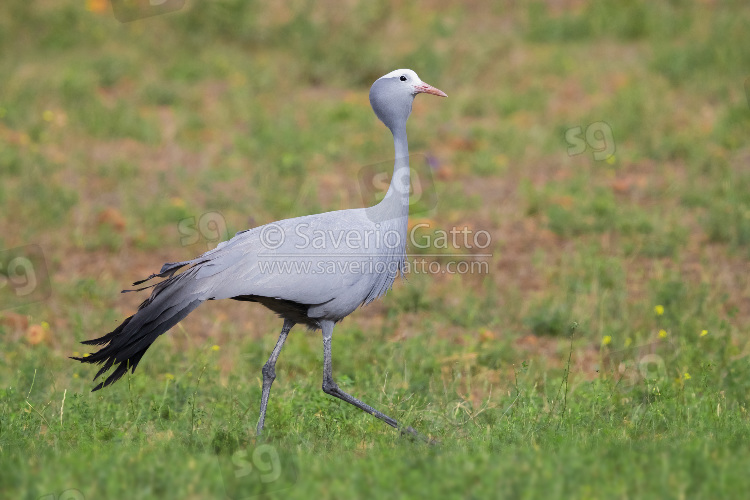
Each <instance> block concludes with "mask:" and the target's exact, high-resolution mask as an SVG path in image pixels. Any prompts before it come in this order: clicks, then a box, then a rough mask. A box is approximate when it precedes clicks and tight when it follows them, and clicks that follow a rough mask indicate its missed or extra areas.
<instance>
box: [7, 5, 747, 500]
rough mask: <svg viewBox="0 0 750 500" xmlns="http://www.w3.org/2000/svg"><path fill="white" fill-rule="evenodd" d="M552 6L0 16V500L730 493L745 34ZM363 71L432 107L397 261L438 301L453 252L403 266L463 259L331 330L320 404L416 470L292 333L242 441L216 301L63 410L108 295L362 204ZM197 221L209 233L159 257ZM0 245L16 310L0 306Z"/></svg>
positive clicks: (742, 218) (741, 413) (667, 17)
mask: <svg viewBox="0 0 750 500" xmlns="http://www.w3.org/2000/svg"><path fill="white" fill-rule="evenodd" d="M558 3H559V2H557V3H556V2H535V3H533V4H530V5H526V4H524V5H515V4H513V3H512V2H511V3H508V2H501V3H499V4H497V5H494V4H493V5H487V6H484V5H481V6H480V5H479V4H477V5H476V6H473V7H469V6H460V5H450V4H449V3H448V2H437V3H433V4H431V5H430V7H429V8H425V7H424V6H419V5H416V4H415V5H412V4H409V5H406V4H404V5H401V4H399V3H398V2H396V3H393V2H384V1H383V2H381V1H376V2H350V3H345V4H344V5H341V3H340V2H331V1H325V2H292V3H291V4H278V5H276V4H274V5H273V6H267V5H266V4H265V3H262V2H245V1H241V0H215V1H211V2H193V3H192V4H190V5H186V6H185V7H184V8H183V9H182V10H180V11H177V12H174V13H171V14H167V15H162V16H156V17H151V18H148V19H143V20H137V21H134V22H131V23H125V24H122V23H119V22H118V21H117V20H116V19H115V18H114V16H113V15H112V12H111V10H110V8H109V6H108V4H107V3H103V4H102V5H103V6H104V9H103V10H101V9H97V7H96V6H97V5H98V3H97V2H96V1H91V2H88V3H85V2H73V1H72V0H66V1H62V2H49V1H46V0H36V1H21V0H13V1H8V2H4V3H3V5H2V7H0V47H2V48H4V49H6V50H5V51H4V52H3V53H4V54H5V56H4V57H3V58H0V73H2V75H3V78H2V79H0V214H2V215H1V216H0V220H1V225H2V231H0V299H2V300H3V303H2V304H0V309H2V310H0V485H2V491H3V494H4V495H6V496H9V497H10V496H12V497H14V498H15V497H20V498H29V499H39V498H53V497H54V498H57V499H62V498H68V499H70V498H85V499H91V498H99V497H103V498H181V499H184V498H201V499H202V498H214V497H219V498H221V497H223V496H229V497H231V498H244V497H250V496H253V495H259V494H262V493H268V494H269V495H270V496H276V497H282V496H283V497H284V498H317V497H321V498H359V497H376V498H394V497H395V498H419V497H435V498H498V497H499V498H587V499H588V498H590V499H597V498H659V499H661V498H740V497H742V496H744V495H745V492H746V491H747V490H748V487H750V479H748V476H747V473H746V471H747V470H748V467H749V466H750V453H748V451H747V446H746V442H747V441H748V438H750V436H749V435H748V434H750V417H749V416H748V413H747V412H748V409H747V407H748V398H749V397H750V363H748V347H750V344H748V341H747V335H746V333H747V331H748V328H749V327H750V307H749V305H748V299H747V295H748V294H747V290H748V289H750V278H749V277H748V273H747V264H748V259H749V258H750V251H749V249H750V197H749V195H748V193H749V192H750V189H749V188H750V177H748V174H747V173H746V166H747V161H748V158H750V149H749V148H748V145H747V144H748V143H747V138H748V132H750V103H749V102H748V101H747V95H746V93H745V88H744V85H745V81H746V79H747V78H748V73H747V71H748V67H750V66H748V51H747V50H746V49H745V48H746V47H748V44H750V38H748V36H749V35H748V30H747V29H746V27H747V25H748V23H750V8H748V7H747V6H746V5H745V2H741V1H739V0H736V1H727V2H714V3H711V2H699V1H687V0H685V1H682V0H680V1H678V0H672V1H669V2H648V1H646V0H633V1H628V2H619V3H616V2H609V3H607V2H595V1H590V2H583V3H580V4H578V3H576V4H575V5H570V6H566V7H565V8H562V7H560V6H559V5H558ZM86 5H88V6H89V9H90V10H87V8H86ZM397 67H411V68H412V69H414V70H416V71H417V72H418V73H419V74H420V76H421V77H422V78H423V79H424V80H425V81H427V82H430V83H431V84H434V85H435V86H437V87H439V88H441V89H443V90H445V91H446V92H447V93H448V95H449V96H450V97H449V98H448V99H441V100H438V99H435V98H429V97H424V96H421V97H418V98H417V100H416V101H415V105H414V110H413V113H412V118H411V120H410V122H409V140H410V147H411V152H412V153H414V163H415V165H417V166H416V169H417V172H418V174H417V175H418V176H419V180H420V181H424V184H423V185H424V186H427V188H426V189H429V190H431V191H434V196H425V197H423V199H422V201H421V202H420V203H419V204H417V205H415V207H414V209H413V210H412V213H413V215H414V217H413V222H415V223H426V224H429V227H422V229H420V230H419V231H418V233H417V235H416V236H417V238H418V241H421V242H424V241H426V240H425V238H427V237H429V238H430V239H431V244H430V245H427V246H425V248H418V247H415V248H413V249H411V251H412V252H413V253H414V254H416V255H417V256H418V258H420V259H421V258H424V259H425V260H426V261H428V262H433V263H437V264H440V265H441V266H442V267H441V268H440V269H441V270H443V269H445V266H446V265H447V264H448V263H449V262H451V260H452V259H453V258H452V257H449V256H446V255H445V254H464V255H470V254H471V253H472V252H473V251H475V249H469V248H463V247H461V246H459V248H453V247H452V246H448V247H445V246H444V245H440V244H438V243H437V242H436V239H435V238H436V237H437V236H439V234H440V233H441V231H443V232H445V231H450V230H451V229H452V228H456V229H458V230H461V229H462V228H469V229H470V230H472V231H479V230H482V231H487V232H488V233H489V234H490V235H491V244H490V246H489V247H488V248H486V249H483V252H487V253H491V254H492V257H491V258H482V259H478V260H481V261H483V262H486V263H487V268H486V272H475V273H469V274H464V275H456V274H448V273H441V272H437V273H428V274H421V273H419V274H418V273H412V274H411V275H410V276H409V277H408V280H406V281H399V282H398V283H397V284H396V286H395V288H394V289H393V290H392V291H391V292H389V294H388V295H387V296H386V297H385V298H384V299H382V300H380V301H378V302H376V303H374V304H372V305H370V306H368V307H367V308H365V309H363V310H361V311H357V312H355V313H354V314H353V315H352V316H351V317H350V318H347V319H346V321H344V322H342V323H341V324H340V325H339V326H338V327H337V329H336V333H335V335H334V344H333V347H334V375H335V377H336V379H337V381H338V383H339V385H340V386H341V387H342V388H343V389H344V390H346V391H349V392H351V393H352V394H354V395H355V396H359V397H361V398H362V399H363V400H365V401H366V402H368V403H371V404H373V405H374V406H376V407H377V408H379V409H381V410H383V411H384V412H385V413H387V414H389V415H391V416H393V417H394V418H396V419H398V420H400V421H403V422H404V423H406V424H408V425H412V426H414V427H416V428H417V429H419V430H420V431H421V432H423V433H424V434H426V435H428V436H430V437H431V438H433V439H435V440H437V441H439V444H437V445H434V446H429V445H426V444H424V443H421V442H414V441H412V440H410V439H408V438H406V437H402V436H400V435H399V434H398V432H396V431H394V430H393V429H391V428H389V427H388V426H386V425H385V424H383V423H382V422H379V421H377V420H375V419H373V418H372V417H370V416H368V415H366V414H364V413H362V412H359V411H358V410H356V409H355V408H352V407H349V406H347V405H345V404H344V403H342V402H340V401H338V400H335V399H333V398H331V397H329V396H326V395H325V394H324V393H323V392H322V391H321V382H322V379H321V373H322V353H321V352H320V351H321V339H320V334H319V333H306V332H305V331H304V330H303V329H302V328H298V329H295V330H294V331H293V332H292V335H291V337H290V339H289V341H288V342H287V345H286V346H285V348H284V351H283V352H282V355H281V358H280V360H279V363H278V365H277V376H278V378H277V380H276V382H275V384H274V389H273V392H272V395H271V401H270V405H269V415H268V420H267V424H266V427H267V435H266V436H265V437H264V438H263V439H262V440H258V439H256V438H255V436H254V428H255V424H256V421H257V417H258V414H257V412H258V406H259V405H258V403H259V399H260V379H261V372H260V369H261V367H262V366H263V363H264V362H265V360H266V359H267V356H268V355H269V353H270V351H271V349H272V347H273V345H274V342H275V340H276V335H278V330H279V329H280V327H281V325H280V322H279V320H278V318H275V317H274V315H273V314H271V313H270V312H267V311H264V310H262V309H261V308H260V306H256V307H253V305H248V304H241V303H224V302H222V301H219V302H216V303H211V304H206V305H204V306H203V307H201V308H200V309H198V310H197V311H196V312H194V313H193V314H191V316H190V317H189V318H188V319H186V320H185V321H184V322H183V323H181V324H180V325H179V326H178V327H176V328H175V329H174V330H173V331H171V332H170V333H169V334H168V335H165V336H164V337H163V338H161V339H159V341H158V342H157V343H156V344H155V345H154V346H153V347H152V348H151V349H150V350H149V352H148V354H147V355H146V356H145V358H144V359H143V362H142V363H141V365H140V366H139V368H138V371H137V372H136V373H135V374H133V375H131V376H128V377H127V378H126V379H124V380H122V381H121V382H119V383H118V384H116V385H115V386H112V387H110V388H107V389H106V390H103V391H100V392H97V393H93V394H92V393H90V392H89V389H90V388H91V387H92V384H91V381H90V379H91V377H92V376H93V374H94V373H95V370H94V369H93V368H92V367H89V366H83V365H80V364H78V363H75V362H73V361H71V360H69V359H68V358H67V357H68V356H70V355H74V354H75V353H76V352H78V353H82V352H85V350H84V349H82V347H83V346H81V345H80V344H79V343H78V342H80V341H81V340H84V339H89V338H93V337H95V336H100V335H102V334H103V333H105V332H108V331H110V330H112V329H113V328H114V327H115V326H116V325H117V324H118V322H119V321H121V320H122V319H123V318H125V317H127V316H128V315H130V314H132V312H133V311H134V309H135V308H136V307H137V305H138V303H139V302H140V301H142V300H143V298H144V297H143V294H126V295H121V294H120V293H119V291H120V290H121V289H123V288H127V287H128V286H129V285H130V284H131V283H132V282H133V281H135V280H138V279H141V278H143V277H145V276H147V275H148V274H150V273H151V272H154V271H155V270H157V269H159V267H160V266H161V264H162V263H163V262H173V261H178V260H183V259H188V258H192V257H194V256H195V255H196V254H198V253H200V252H203V251H205V250H206V248H207V246H209V245H210V244H212V241H213V240H214V239H215V235H216V234H217V233H216V230H217V229H216V228H217V227H218V228H220V230H221V231H224V230H226V232H227V233H228V234H230V235H231V234H234V232H235V231H238V230H242V229H245V228H248V227H252V226H256V225H260V224H263V223H266V222H270V221H273V220H277V219H280V218H286V217H292V216H298V215H304V214H309V213H316V212H321V211H327V210H335V209H341V208H352V207H360V206H363V205H365V204H369V203H371V202H372V201H373V197H376V196H377V194H375V193H372V192H369V191H368V190H367V189H364V188H363V187H362V186H361V185H360V181H361V178H366V176H365V173H369V174H368V175H370V174H372V173H373V172H375V173H379V172H380V171H381V170H382V171H384V172H387V171H388V170H389V168H390V167H389V161H390V160H389V157H390V155H391V148H392V144H391V141H390V136H389V134H388V132H387V130H385V128H383V126H382V125H381V124H379V123H378V122H377V120H376V119H375V117H374V116H373V114H372V111H371V109H370V107H369V103H368V100H367V92H368V89H369V85H370V84H371V82H372V81H373V80H374V79H375V78H377V77H379V76H380V75H382V74H384V73H386V72H388V71H391V70H392V69H394V68H397ZM591 124H597V127H605V128H604V129H601V130H604V131H605V132H607V134H609V132H611V137H610V136H609V135H607V136H605V137H604V138H605V139H606V141H608V142H613V144H612V146H614V148H613V149H612V151H613V155H612V156H611V157H609V158H607V159H602V160H601V161H598V159H597V156H595V153H596V151H597V149H602V147H601V146H602V144H603V142H602V136H593V139H594V140H592V141H591V142H592V143H586V144H584V146H585V148H584V149H583V151H582V152H579V154H572V153H570V150H571V148H572V147H573V146H575V145H574V144H571V143H569V142H568V138H569V137H570V134H569V131H570V130H571V129H574V131H575V130H578V129H577V127H580V133H577V132H576V133H574V134H572V136H573V137H582V138H584V139H586V133H585V131H586V130H587V127H589V126H591ZM606 146H607V147H609V146H610V144H609V143H607V144H606ZM420 169H421V170H420ZM428 194H429V195H432V193H428ZM435 200H437V203H436V204H435V203H434V201H435ZM203 217H208V218H211V220H213V221H215V222H216V223H217V224H218V226H211V227H209V226H206V227H207V228H208V229H204V230H203V232H201V231H200V230H199V231H198V233H194V232H193V233H189V234H190V235H195V234H197V235H198V237H197V238H193V237H192V236H191V237H189V238H186V233H185V228H188V230H190V228H199V226H200V221H201V220H203V219H202V218H203ZM199 229H200V228H199ZM29 245H36V246H35V247H33V248H39V249H41V251H42V253H43V257H44V266H42V265H41V264H40V260H39V258H40V255H39V254H38V252H37V250H34V252H37V253H35V254H34V259H32V260H31V263H32V264H33V266H35V268H36V269H38V270H39V271H40V272H41V271H42V270H43V269H45V268H46V269H47V270H48V275H49V287H47V286H46V281H41V282H40V283H42V286H43V289H39V290H37V291H36V292H35V293H33V294H31V295H28V296H25V295H23V296H21V295H14V296H12V297H10V295H8V294H10V293H15V292H14V290H16V289H17V288H16V287H18V286H20V285H23V284H24V283H21V281H23V279H25V278H27V276H19V274H18V271H19V269H24V268H23V266H21V267H18V266H16V267H13V265H11V261H13V259H15V258H17V257H18V256H19V255H20V256H21V257H23V255H22V254H23V252H24V251H26V250H24V248H32V247H30V246H29ZM9 249H20V250H13V251H12V252H6V250H9ZM30 251H31V250H29V252H30ZM19 252H20V253H19ZM436 254H439V255H438V256H434V255H436ZM420 255H421V256H420ZM428 255H429V256H428ZM468 260H471V258H470V257H469V258H468ZM14 262H15V263H16V265H17V264H19V262H20V263H23V262H22V261H14ZM40 278H44V276H40ZM19 280H21V281H19ZM19 284H20V285H19ZM42 292H43V293H42ZM6 297H9V299H8V300H7V301H6V300H5V298H6ZM24 297H25V298H24ZM3 304H5V305H3ZM10 306H14V307H15V308H13V309H9V308H7V307H10ZM656 306H661V307H656ZM704 331H705V332H706V333H705V334H703V333H702V332H704ZM213 346H218V347H219V348H218V349H215V348H213ZM237 471H240V472H241V473H247V474H246V475H240V476H235V475H234V473H235V472H237ZM276 472H278V473H279V474H278V476H277V477H276V476H275V473H276ZM269 474H270V475H269ZM264 477H265V478H266V479H267V482H265V483H264V482H263V478H264ZM49 495H52V497H50V496H49Z"/></svg>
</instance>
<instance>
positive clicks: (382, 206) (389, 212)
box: [372, 124, 410, 220]
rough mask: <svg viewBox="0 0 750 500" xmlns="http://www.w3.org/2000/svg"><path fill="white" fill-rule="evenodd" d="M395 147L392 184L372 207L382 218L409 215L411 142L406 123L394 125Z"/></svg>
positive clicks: (378, 216)
mask: <svg viewBox="0 0 750 500" xmlns="http://www.w3.org/2000/svg"><path fill="white" fill-rule="evenodd" d="M391 133H393V147H394V149H395V153H396V155H395V156H396V160H395V162H394V164H393V177H392V178H391V185H390V186H389V187H388V191H387V192H386V194H385V198H383V201H381V202H380V203H378V204H377V205H376V206H374V207H372V208H373V209H375V213H376V214H377V218H378V219H380V220H389V219H396V218H400V217H407V216H408V215H409V188H410V177H409V173H410V169H409V144H408V142H407V140H406V124H402V125H400V126H394V128H392V129H391Z"/></svg>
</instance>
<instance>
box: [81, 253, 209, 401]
mask: <svg viewBox="0 0 750 500" xmlns="http://www.w3.org/2000/svg"><path fill="white" fill-rule="evenodd" d="M183 265H184V264H183ZM179 267H182V266H179ZM179 267H172V268H170V269H168V271H167V272H165V273H162V274H160V275H152V276H151V277H149V278H147V279H146V280H143V281H140V282H136V284H140V283H143V282H144V281H147V280H148V279H151V278H153V277H155V276H159V277H165V276H169V277H168V278H167V279H165V280H164V281H162V282H160V283H158V284H156V285H154V290H153V292H151V296H150V297H149V298H148V299H146V300H145V301H144V302H143V303H142V304H141V305H140V306H139V307H138V312H136V313H135V314H134V315H132V316H130V317H129V318H127V319H126V320H125V321H123V322H122V324H121V325H120V326H118V327H117V328H115V329H114V330H113V331H111V332H110V333H108V334H106V335H104V336H103V337H99V338H98V339H93V340H86V341H84V342H82V343H83V344H88V345H104V344H107V345H106V346H105V347H102V348H101V349H99V350H98V351H97V352H95V353H92V354H90V355H88V356H86V357H81V358H75V357H74V358H71V359H75V360H77V361H81V362H82V363H96V364H103V366H102V367H101V369H100V370H99V371H98V372H97V374H96V376H95V377H94V380H96V379H97V378H99V376H100V375H102V374H103V373H105V372H106V371H108V370H109V369H110V368H112V366H114V365H117V366H116V367H115V369H114V371H113V372H112V373H111V374H109V376H108V377H107V379H106V380H104V381H103V382H101V383H99V385H97V386H96V387H94V389H92V392H93V391H98V390H99V389H101V388H102V387H107V386H108V385H110V384H112V383H113V382H116V381H117V380H119V379H120V377H122V376H123V375H124V374H125V373H127V371H128V368H129V369H130V370H131V373H132V372H135V368H136V367H137V366H138V363H139V362H140V360H141V358H142V357H143V355H144V354H145V353H146V350H148V348H149V347H150V346H151V344H153V343H154V341H155V340H156V339H157V338H158V337H159V335H161V334H163V333H165V332H167V330H169V329H170V328H172V327H173V326H174V325H176V324H177V323H179V322H180V321H182V319H184V318H185V316H187V315H188V314H190V313H191V312H192V311H193V309H195V308H196V307H198V306H199V305H200V304H201V303H202V302H203V301H204V300H207V299H208V296H207V293H206V292H207V291H206V289H205V288H202V287H200V286H199V281H198V280H196V279H195V274H196V271H197V270H198V269H199V266H196V267H192V268H190V269H188V270H187V271H185V272H183V273H182V274H178V275H177V276H174V273H175V272H176V271H177V269H179ZM164 268H167V265H165V266H164ZM164 268H163V269H162V271H164ZM147 288H150V287H147ZM141 290H143V289H141ZM124 291H127V290H124Z"/></svg>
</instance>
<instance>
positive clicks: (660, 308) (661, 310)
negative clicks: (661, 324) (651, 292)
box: [654, 304, 664, 316]
mask: <svg viewBox="0 0 750 500" xmlns="http://www.w3.org/2000/svg"><path fill="white" fill-rule="evenodd" d="M654 312H655V313H656V315H657V316H661V315H662V314H664V306H663V305H661V304H660V305H656V306H654Z"/></svg>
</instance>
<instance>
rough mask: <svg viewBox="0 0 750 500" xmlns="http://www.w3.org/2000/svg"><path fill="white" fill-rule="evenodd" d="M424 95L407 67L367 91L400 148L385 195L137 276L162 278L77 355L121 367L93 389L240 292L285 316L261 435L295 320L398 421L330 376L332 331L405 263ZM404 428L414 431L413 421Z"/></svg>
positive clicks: (258, 231)
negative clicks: (196, 314) (200, 311)
mask: <svg viewBox="0 0 750 500" xmlns="http://www.w3.org/2000/svg"><path fill="white" fill-rule="evenodd" d="M418 93H430V94H434V95H441V96H445V94H444V93H443V92H442V91H440V90H437V89H435V88H434V87H431V86H429V85H427V84H425V83H424V82H422V81H421V80H420V79H419V77H418V76H417V74H416V73H414V72H413V71H411V70H406V69H403V70H396V71H393V72H391V73H389V74H387V75H385V76H383V77H381V78H379V79H378V80H377V81H376V82H375V83H374V84H373V85H372V88H371V89H370V103H371V105H372V108H373V110H374V111H375V114H376V115H377V116H378V118H379V119H380V120H381V121H382V122H383V123H384V124H385V125H386V126H387V127H388V128H389V129H390V131H391V133H392V134H393V140H394V147H395V163H394V171H393V178H392V180H391V184H390V186H389V188H388V192H387V193H386V195H385V197H384V199H383V201H381V202H380V203H378V204H377V205H375V206H373V207H369V208H360V209H351V210H339V211H335V212H326V213H322V214H316V215H308V216H304V217H297V218H293V219H286V220H282V221H279V222H274V223H271V224H267V225H265V226H260V227H256V228H253V229H249V230H246V231H241V232H239V233H237V234H236V235H235V236H234V237H233V238H232V239H230V240H228V241H225V242H222V243H221V244H219V246H217V247H216V248H215V249H213V250H210V251H208V252H206V253H204V254H203V255H201V256H199V257H197V258H195V259H193V260H189V261H184V262H175V263H168V264H165V265H164V266H163V267H162V269H161V270H160V272H159V273H158V274H154V275H151V276H149V277H148V278H146V279H145V280H142V281H138V282H136V283H134V285H136V286H137V285H141V284H143V283H145V282H147V281H149V280H151V279H155V278H164V279H163V280H162V281H160V282H158V283H156V284H154V285H150V286H146V287H144V288H140V289H139V290H145V289H147V288H152V287H153V290H152V292H151V295H150V297H149V298H148V299H146V300H145V301H144V302H143V303H142V304H141V305H140V306H139V308H138V311H137V312H136V313H135V314H134V315H133V316H131V317H129V318H127V319H126V320H125V321H123V323H122V324H121V325H120V326H119V327H117V328H116V329H115V330H114V331H112V332H110V333H108V334H106V335H104V336H103V337H100V338H98V339H94V340H89V341H84V342H83V343H84V344H88V345H104V347H102V348H101V349H100V350H99V351H97V352H95V353H92V354H91V355H89V356H86V357H80V358H73V359H76V360H78V361H81V362H84V363H96V364H101V365H102V367H101V369H100V370H99V372H98V373H97V374H96V376H95V377H94V380H96V379H97V378H98V377H99V376H100V375H102V374H104V373H105V372H107V371H108V370H110V369H111V368H113V367H114V370H113V371H112V372H111V373H110V374H109V375H108V376H107V377H106V379H105V380H104V381H103V382H101V383H99V384H98V385H97V386H96V387H94V389H93V390H94V391H96V390H99V389H101V388H102V387H106V386H108V385H110V384H112V383H113V382H115V381H117V380H118V379H119V378H120V377H122V376H123V375H124V374H125V373H126V372H127V370H128V369H130V370H131V371H135V368H136V367H137V366H138V363H139V362H140V360H141V358H142V357H143V354H144V353H145V352H146V350H147V349H148V348H149V346H150V345H151V344H152V343H153V342H154V341H155V340H156V339H157V338H158V337H159V336H160V335H162V334H163V333H165V332H167V331H168V330H169V329H170V328H172V327H173V326H174V325H176V324H177V323H178V322H180V321H181V320H182V319H183V318H185V317H186V316H187V315H188V314H190V312H192V311H193V310H194V309H195V308H196V307H198V306H199V305H200V304H201V303H203V302H204V301H206V300H219V299H234V300H243V301H251V302H258V303H260V304H262V305H264V306H265V307H267V308H268V309H270V310H272V311H274V312H275V313H277V314H278V315H279V316H280V317H282V318H283V319H284V326H283V328H282V332H281V336H280V337H279V340H278V342H277V344H276V347H275V348H274V350H273V353H272V354H271V357H270V358H269V360H268V362H267V363H266V364H265V366H264V367H263V394H262V398H261V412H260V419H259V422H258V426H257V431H258V433H259V434H260V432H261V431H262V429H263V425H264V421H265V414H266V405H267V402H268V397H269V395H270V389H271V384H272V383H273V380H274V378H275V364H276V359H277V358H278V356H279V353H280V351H281V348H282V346H283V344H284V341H285V340H286V337H287V335H288V333H289V330H290V329H291V328H292V327H293V326H294V325H295V324H298V323H299V324H304V325H306V326H307V327H309V328H312V329H321V330H322V332H323V352H324V370H323V372H324V373H323V390H324V391H325V392H326V393H328V394H331V395H333V396H335V397H338V398H340V399H342V400H344V401H347V402H349V403H351V404H353V405H355V406H357V407H358V408H360V409H362V410H364V411H366V412H368V413H370V414H372V415H374V416H376V417H378V418H380V419H381V420H384V421H385V422H387V423H388V424H389V425H392V426H393V427H397V428H401V426H400V425H399V424H398V422H396V421H395V420H393V419H392V418H390V417H388V416H386V415H383V414H382V413H380V412H378V411H377V410H375V409H373V408H371V407H370V406H367V405H366V404H364V403H362V402H361V401H359V400H357V399H356V398H353V397H352V396H350V395H348V394H346V393H345V392H343V391H341V390H340V389H339V388H338V386H337V385H336V384H335V382H334V381H333V377H332V368H331V338H332V334H333V327H334V325H335V324H336V323H337V322H339V321H341V320H342V319H343V318H345V317H346V316H348V315H349V314H351V313H352V312H353V311H354V310H355V309H356V308H357V307H359V306H361V305H365V304H368V303H369V302H372V301H373V300H375V299H376V298H378V297H380V296H382V295H383V294H385V293H386V292H387V291H388V290H389V289H390V288H391V286H392V285H393V281H394V280H395V279H396V276H398V274H399V273H400V272H401V271H402V269H403V265H404V260H405V258H406V253H405V252H406V235H407V219H408V215H409V151H408V145H407V139H406V121H407V119H408V117H409V114H410V113H411V106H412V102H413V100H414V97H415V96H416V94H418ZM181 269H184V271H183V272H182V273H180V274H177V272H178V271H179V270H181ZM105 344H106V345H105ZM403 430H405V431H407V432H410V433H412V434H416V431H414V430H413V429H411V428H410V427H407V428H403Z"/></svg>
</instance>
